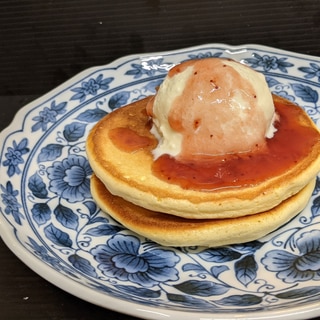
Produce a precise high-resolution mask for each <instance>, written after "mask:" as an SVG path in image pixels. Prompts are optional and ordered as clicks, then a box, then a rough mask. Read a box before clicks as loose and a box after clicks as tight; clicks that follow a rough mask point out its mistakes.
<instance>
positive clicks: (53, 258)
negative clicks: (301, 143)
mask: <svg viewBox="0 0 320 320" xmlns="http://www.w3.org/2000/svg"><path fill="white" fill-rule="evenodd" d="M202 57H227V58H232V59H236V60H239V61H242V62H243V63H245V64H247V65H249V66H251V67H252V68H254V69H256V70H257V71H260V72H263V73H264V74H265V76H266V79H267V82H268V84H269V87H270V89H271V91H272V92H274V93H275V94H278V95H280V96H284V97H286V98H287V99H290V100H292V101H294V102H296V103H298V104H299V105H300V106H301V107H302V108H304V109H305V110H306V111H307V113H308V114H309V115H310V117H311V118H312V119H313V120H314V122H315V123H317V124H318V126H319V125H320V99H319V94H320V58H317V57H311V56H304V55H301V54H295V53H292V52H286V51H281V50H277V49H273V48H268V47H263V46H258V45H245V46H239V47H231V46H227V45H223V44H207V45H202V46H198V47H192V48H186V49H182V50H177V51H170V52H161V53H153V54H143V55H134V56H128V57H124V58H121V59H119V60H116V61H115V62H113V63H111V64H109V65H106V66H101V67H95V68H92V69H89V70H86V71H84V72H82V73H80V74H79V75H77V76H76V77H74V78H72V79H71V80H69V81H67V82H66V83H64V84H63V85H61V86H59V87H58V88H56V89H55V90H53V91H51V92H49V93H48V94H46V95H45V96H43V97H42V98H40V99H38V100H36V101H34V102H33V103H31V104H29V105H27V106H26V107H24V108H22V109H21V110H20V111H19V112H18V114H17V115H16V117H15V119H14V121H13V122H12V124H11V125H10V126H9V127H8V128H7V129H6V130H4V131H3V132H2V133H1V136H0V146H1V151H0V176H1V181H0V194H1V197H0V231H1V237H2V238H3V240H4V241H5V243H6V244H7V246H8V247H9V248H10V249H11V250H12V251H13V252H14V253H15V254H16V255H17V256H18V257H19V258H20V259H21V260H22V261H23V262H24V263H25V264H26V265H28V266H29V267H30V268H31V269H33V270H34V271H35V272H37V273H38V274H39V275H41V276H42V277H43V278H45V279H47V280H48V281H50V282H52V283H53V284H55V285H56V286H58V287H60V288H62V289H64V290H65V291H67V292H69V293H71V294H73V295H75V296H77V297H80V298H82V299H84V300H86V301H89V302H91V303H94V304H97V305H99V306H102V307H105V308H110V309H113V310H115V311H119V312H126V313H128V314H130V315H133V316H136V317H140V318H147V319H168V318H170V319H171V318H172V319H175V320H179V319H181V320H182V319H183V320H188V319H212V318H219V319H227V318H228V319H235V318H237V319H238V318H246V319H265V318H268V319H277V318H281V319H291V320H292V319H302V318H309V317H314V316H316V315H319V314H320V304H319V299H320V179H319V178H318V181H317V185H316V188H315V190H314V193H313V196H312V197H311V199H310V201H309V204H308V206H307V208H306V209H305V210H303V211H302V212H301V213H300V214H299V215H298V216H297V217H296V218H295V219H293V220H292V221H291V222H289V223H288V224H286V225H285V226H283V227H281V228H280V229H278V230H277V231H275V232H273V233H272V234H270V235H268V236H266V237H264V238H262V239H259V240H257V241H254V242H250V243H246V244H239V245H234V246H229V247H222V248H218V249H204V248H200V247H188V248H167V247H162V246H159V245H157V244H155V243H153V242H151V241H149V240H148V239H145V238H143V237H140V236H138V235H137V234H135V233H133V232H131V231H129V230H127V229H126V228H124V227H123V226H121V225H120V224H119V223H117V222H116V221H114V220H113V219H112V218H111V217H110V216H108V215H107V214H105V213H103V212H101V211H100V210H99V208H98V207H97V206H96V204H95V203H94V201H93V200H92V198H91V195H90V190H89V177H90V175H91V173H92V171H91V168H90V166H89V164H88V161H87V158H86V153H85V140H86V136H87V134H88V132H89V130H90V129H91V128H92V126H93V125H94V124H95V123H96V122H97V121H98V120H99V119H100V118H101V117H103V116H105V115H106V114H107V113H109V112H111V111H112V110H114V109H116V108H119V107H121V106H123V105H126V104H128V103H130V102H132V101H135V100H138V99H141V98H144V97H146V96H148V95H151V94H154V93H155V88H156V87H157V86H159V84H160V83H161V81H162V80H163V78H164V76H165V75H166V73H167V71H168V70H169V69H170V68H171V67H172V66H173V65H175V64H177V63H179V62H181V61H184V60H188V59H193V58H202ZM293 143H294V142H293Z"/></svg>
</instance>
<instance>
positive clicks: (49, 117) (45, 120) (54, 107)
mask: <svg viewBox="0 0 320 320" xmlns="http://www.w3.org/2000/svg"><path fill="white" fill-rule="evenodd" d="M66 106H67V102H61V103H59V104H56V101H55V100H53V101H52V102H51V105H50V108H48V107H44V108H43V110H41V111H40V112H39V115H38V116H36V117H33V118H32V120H34V121H36V123H35V124H34V125H33V126H32V128H31V129H32V132H34V131H37V130H39V129H41V130H42V131H46V130H47V128H48V124H49V123H55V122H56V121H57V116H58V115H59V114H64V113H65V112H66Z"/></svg>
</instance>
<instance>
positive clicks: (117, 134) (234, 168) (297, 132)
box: [86, 58, 320, 246]
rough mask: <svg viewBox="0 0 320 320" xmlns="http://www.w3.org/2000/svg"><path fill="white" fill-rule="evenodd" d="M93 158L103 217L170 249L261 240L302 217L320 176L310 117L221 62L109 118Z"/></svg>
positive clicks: (91, 144)
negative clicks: (106, 215)
mask: <svg viewBox="0 0 320 320" xmlns="http://www.w3.org/2000/svg"><path fill="white" fill-rule="evenodd" d="M291 142H293V143H291ZM86 150H87V155H88V159H89V162H90V164H91V166H92V169H93V171H94V175H93V177H92V181H91V188H92V195H93V197H94V199H95V200H96V201H97V204H98V205H99V206H100V207H101V209H102V210H104V211H106V212H108V213H109V214H110V215H111V216H113V217H114V218H115V219H116V220H118V221H119V222H121V223H122V224H123V225H125V226H126V227H128V228H129V229H131V230H133V231H135V232H137V233H139V234H141V235H143V236H146V237H148V238H150V239H152V240H154V241H156V242H158V243H161V244H165V245H171V246H184V245H205V246H217V245H225V244H231V243H239V242H245V241H250V240H254V239H257V238H260V237H262V236H263V235H265V234H267V233H269V232H271V231H273V230H275V229H276V228H278V227H279V226H281V225H282V224H284V223H286V222H287V221H289V220H290V219H291V218H292V217H294V216H295V215H296V214H297V213H298V212H300V211H301V210H302V209H303V207H304V206H305V205H306V203H307V202H308V199H309V197H310V195H311V193H312V191H313V187H314V181H315V177H316V175H317V172H318V171H319V168H320V155H319V154H320V133H319V130H318V128H317V127H316V126H315V124H314V123H313V122H312V120H311V119H310V118H309V117H308V115H307V114H306V113H305V112H304V111H303V110H302V108H300V107H299V106H296V105H295V104H293V103H292V102H290V101H287V100H285V99H283V98H281V97H277V96H274V95H272V94H271V93H270V91H269V88H268V86H267V83H266V81H265V78H264V76H263V75H262V74H261V73H258V72H256V71H254V70H252V69H251V68H249V67H247V66H245V65H243V64H241V63H239V62H236V61H233V60H229V59H219V58H206V59H200V60H190V61H186V62H183V63H181V64H179V65H177V66H175V67H173V68H172V69H171V70H170V71H169V72H168V75H167V77H166V78H165V80H164V81H163V83H162V84H161V86H160V87H159V90H158V92H157V94H156V95H155V96H150V97H147V98H145V99H143V100H140V101H137V102H134V103H132V104H130V105H128V106H125V107H122V108H119V109H117V110H115V111H114V112H112V113H110V114H108V115H107V116H106V117H104V118H103V119H101V120H100V121H99V122H98V123H97V124H96V125H95V126H94V128H93V129H92V130H91V132H90V134H89V136H88V138H87V144H86Z"/></svg>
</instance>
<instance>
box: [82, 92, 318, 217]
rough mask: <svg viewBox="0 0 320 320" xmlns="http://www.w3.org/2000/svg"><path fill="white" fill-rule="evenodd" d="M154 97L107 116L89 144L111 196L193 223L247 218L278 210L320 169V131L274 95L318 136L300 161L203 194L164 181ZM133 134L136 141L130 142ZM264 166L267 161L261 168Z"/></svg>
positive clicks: (92, 159) (89, 153)
mask: <svg viewBox="0 0 320 320" xmlns="http://www.w3.org/2000/svg"><path fill="white" fill-rule="evenodd" d="M151 98H152V97H148V98H146V99H143V100H140V101H137V102H134V103H132V104H130V105H128V106H125V107H122V108H119V109H117V110H115V111H113V112H111V113H110V114H108V115H107V116H105V117H104V118H103V119H101V120H100V121H99V122H98V123H97V124H96V125H95V126H94V127H93V129H92V130H91V132H90V133H89V136H88V138H87V142H86V151H87V156H88V160H89V162H90V165H91V167H92V169H93V171H94V172H95V174H96V175H97V177H98V178H99V179H100V180H101V181H102V182H103V184H104V185H105V186H106V188H107V189H108V190H109V191H110V193H111V194H113V195H116V196H119V197H121V198H123V199H124V200H126V201H128V202H131V203H133V204H135V205H137V206H140V207H143V208H145V209H149V210H152V211H158V212H163V213H167V214H172V215H176V216H180V217H184V218H190V219H225V218H236V217H242V216H246V215H251V214H256V213H259V212H264V211H266V210H267V211H268V210H270V209H272V208H274V207H276V206H278V205H279V204H280V203H282V202H283V201H284V200H285V199H287V198H290V197H292V196H293V195H294V194H296V193H297V192H299V191H300V190H301V189H302V188H303V187H305V186H306V185H307V184H308V183H309V182H310V181H311V180H313V179H314V177H315V176H316V174H317V172H318V171H319V168H320V134H319V131H318V128H317V127H316V126H315V124H314V123H313V122H312V120H311V119H310V118H309V117H308V115H307V114H306V113H305V112H304V111H303V110H302V109H301V108H300V107H298V106H296V105H294V104H293V103H291V102H289V101H287V100H284V99H283V98H280V97H276V96H274V97H273V99H274V102H275V106H276V107H277V105H278V104H283V105H284V106H285V107H286V108H290V110H294V112H295V114H296V117H297V121H298V123H299V125H300V126H301V128H303V129H306V130H307V131H308V132H311V134H313V136H314V137H316V138H314V141H313V142H312V144H311V145H310V146H309V147H308V149H306V150H305V154H303V157H302V158H301V159H300V160H299V161H296V162H294V163H293V164H292V165H290V166H288V167H287V168H285V170H283V171H282V172H281V173H278V174H277V175H270V176H269V177H267V178H264V179H262V180H256V181H254V182H253V183H249V184H245V185H243V186H240V187H239V186H231V187H223V188H217V189H214V190H199V189H193V188H184V187H183V186H181V185H179V184H175V183H171V182H170V181H166V180H164V179H161V178H159V177H157V176H156V175H155V174H154V172H153V170H152V166H153V163H154V158H153V155H152V149H154V148H155V146H156V145H157V140H156V139H155V137H154V136H153V135H152V134H151V133H150V127H151V126H150V119H149V118H148V116H147V114H146V112H145V108H146V104H147V102H148V100H149V99H151ZM280 121H281V119H280ZM117 130H120V133H119V132H118V134H121V135H123V136H125V137H126V139H127V141H123V139H122V140H121V141H118V142H117V139H114V138H112V134H114V133H115V132H117ZM130 136H135V138H134V139H130ZM288 138H289V139H290V140H292V141H290V140H288V141H287V142H286V144H290V143H294V144H295V143H296V142H295V141H294V139H295V137H291V136H290V135H289V136H288ZM306 143H307V140H306ZM277 161H278V160H277ZM263 166H264V164H262V163H261V165H260V167H261V168H263ZM254 219H256V218H254Z"/></svg>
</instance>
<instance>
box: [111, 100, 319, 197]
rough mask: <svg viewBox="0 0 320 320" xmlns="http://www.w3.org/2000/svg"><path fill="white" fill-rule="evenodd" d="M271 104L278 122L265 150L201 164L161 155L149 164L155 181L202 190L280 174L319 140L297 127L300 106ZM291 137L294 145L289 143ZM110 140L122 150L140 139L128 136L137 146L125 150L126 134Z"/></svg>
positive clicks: (312, 131) (246, 183)
mask: <svg viewBox="0 0 320 320" xmlns="http://www.w3.org/2000/svg"><path fill="white" fill-rule="evenodd" d="M275 101H276V102H275V107H276V111H277V113H278V115H279V119H280V121H277V122H276V123H275V127H276V129H277V131H276V133H275V134H274V137H273V138H271V139H267V140H266V148H264V149H263V150H261V151H259V152H247V153H238V154H227V155H224V156H216V157H211V158H210V159H208V158H207V159H205V160H202V161H199V160H198V161H181V160H179V158H175V157H172V156H170V155H168V154H164V155H162V156H160V157H159V158H157V159H155V161H154V162H153V165H152V170H153V173H154V174H155V175H156V176H157V177H158V178H160V179H162V180H165V181H167V182H169V183H173V184H178V185H180V186H181V187H182V188H185V189H194V190H203V191H206V190H207V191H210V190H215V189H220V188H235V187H237V188H238V187H244V186H250V185H256V184H258V183H260V182H262V181H265V180H266V179H269V178H272V177H274V176H277V175H279V174H281V173H283V172H284V171H286V170H288V169H289V168H290V167H292V166H294V165H296V164H297V163H298V162H299V161H300V160H302V159H303V158H304V157H305V156H306V155H307V154H309V153H310V151H311V149H312V147H313V146H314V144H315V143H316V142H317V141H318V139H319V133H318V131H317V130H316V129H315V128H313V127H310V126H303V125H301V123H300V122H299V114H301V112H303V111H302V110H301V108H300V107H298V106H296V105H294V104H292V103H290V102H285V101H283V100H280V101H278V100H277V99H275ZM148 120H149V119H148V117H147V116H145V118H144V119H143V118H141V121H144V122H145V123H146V124H147V123H148ZM144 127H145V130H146V131H145V134H146V135H148V134H149V132H148V129H147V128H148V126H147V125H145V126H144ZM131 130H133V129H131ZM117 132H118V133H120V131H117ZM140 134H141V133H140ZM293 137H294V143H291V140H292V138H293ZM111 138H112V140H113V142H114V143H115V145H117V146H118V147H119V146H121V145H122V146H123V147H122V148H121V149H122V150H123V151H126V152H133V151H138V150H139V149H141V145H139V141H140V139H141V138H140V137H139V136H138V135H135V134H132V135H131V139H133V140H134V139H137V141H136V143H134V142H130V144H131V145H134V144H136V145H137V148H136V149H135V150H133V149H130V150H129V148H128V146H126V141H125V140H126V135H121V134H117V135H113V136H112V137H111ZM151 145H152V143H151V144H149V145H148V147H147V146H145V148H146V149H148V152H151V148H150V146H151Z"/></svg>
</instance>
